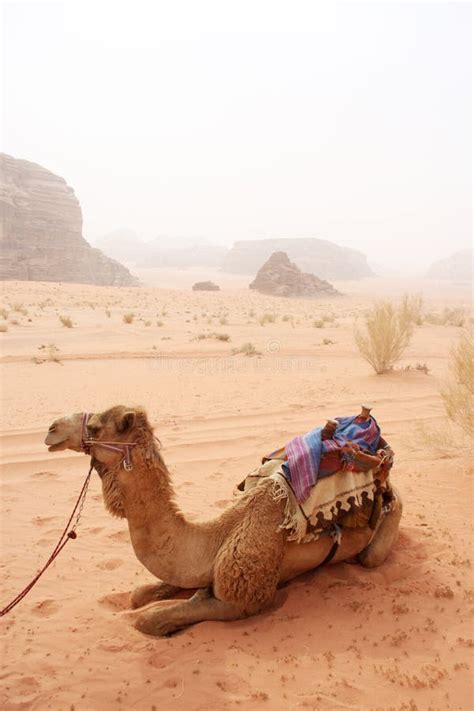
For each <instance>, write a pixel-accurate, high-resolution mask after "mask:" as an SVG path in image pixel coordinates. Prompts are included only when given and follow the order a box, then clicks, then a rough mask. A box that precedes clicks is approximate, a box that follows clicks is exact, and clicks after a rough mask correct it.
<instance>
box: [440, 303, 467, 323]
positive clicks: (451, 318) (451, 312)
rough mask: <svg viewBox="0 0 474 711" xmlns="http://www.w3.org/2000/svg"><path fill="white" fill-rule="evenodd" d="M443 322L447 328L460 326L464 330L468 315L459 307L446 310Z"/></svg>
mask: <svg viewBox="0 0 474 711" xmlns="http://www.w3.org/2000/svg"><path fill="white" fill-rule="evenodd" d="M443 320H444V323H445V325H446V326H458V327H459V328H462V327H463V326H464V324H465V321H466V314H465V311H464V309H463V308H461V307H457V308H452V309H448V308H446V309H444V311H443Z"/></svg>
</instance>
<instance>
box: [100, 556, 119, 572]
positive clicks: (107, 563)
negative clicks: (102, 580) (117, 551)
mask: <svg viewBox="0 0 474 711" xmlns="http://www.w3.org/2000/svg"><path fill="white" fill-rule="evenodd" d="M121 565H123V560H122V559H121V558H109V560H104V561H102V562H101V563H98V564H97V567H98V568H101V570H115V569H116V568H120V566H121Z"/></svg>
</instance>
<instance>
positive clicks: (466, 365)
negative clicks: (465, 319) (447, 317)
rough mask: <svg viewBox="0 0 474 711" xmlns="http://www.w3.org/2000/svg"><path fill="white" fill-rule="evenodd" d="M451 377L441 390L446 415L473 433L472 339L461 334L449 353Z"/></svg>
mask: <svg viewBox="0 0 474 711" xmlns="http://www.w3.org/2000/svg"><path fill="white" fill-rule="evenodd" d="M449 369H450V371H451V379H450V381H449V382H448V383H447V385H446V387H445V388H444V389H443V390H442V392H441V397H442V398H443V402H444V407H445V409H446V412H447V415H448V417H449V418H450V419H451V420H453V422H455V423H456V424H457V425H459V426H460V427H461V428H462V429H463V430H464V431H465V432H467V433H468V434H470V435H473V434H474V397H473V396H474V339H473V333H472V331H466V332H465V333H463V334H462V336H461V338H460V339H459V341H458V343H457V344H456V346H455V347H454V348H453V349H452V351H451V354H450V361H449Z"/></svg>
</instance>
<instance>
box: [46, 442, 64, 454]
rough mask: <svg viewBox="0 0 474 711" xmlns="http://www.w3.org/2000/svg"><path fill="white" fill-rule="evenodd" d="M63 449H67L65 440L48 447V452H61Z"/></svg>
mask: <svg viewBox="0 0 474 711" xmlns="http://www.w3.org/2000/svg"><path fill="white" fill-rule="evenodd" d="M61 449H67V447H66V445H65V443H64V442H58V444H51V445H50V446H49V447H48V452H59V450H61Z"/></svg>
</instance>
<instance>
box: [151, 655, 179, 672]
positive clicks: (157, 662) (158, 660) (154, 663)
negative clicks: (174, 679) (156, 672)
mask: <svg viewBox="0 0 474 711" xmlns="http://www.w3.org/2000/svg"><path fill="white" fill-rule="evenodd" d="M172 661H173V660H172V659H171V658H170V657H164V656H163V655H162V654H161V652H158V653H157V654H151V655H150V656H149V657H148V659H147V663H148V664H149V665H150V666H151V667H154V668H155V669H164V668H165V667H168V666H169V665H170V664H171V662H172Z"/></svg>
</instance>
